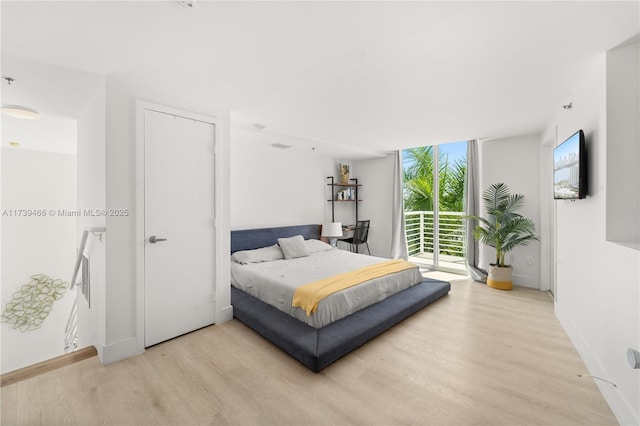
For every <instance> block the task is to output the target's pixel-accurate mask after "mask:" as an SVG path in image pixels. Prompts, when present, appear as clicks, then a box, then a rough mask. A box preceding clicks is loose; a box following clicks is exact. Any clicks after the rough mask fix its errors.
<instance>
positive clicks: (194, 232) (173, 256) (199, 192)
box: [144, 109, 215, 347]
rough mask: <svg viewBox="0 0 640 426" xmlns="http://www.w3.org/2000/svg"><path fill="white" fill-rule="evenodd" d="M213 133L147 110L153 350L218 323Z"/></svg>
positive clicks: (147, 274)
mask: <svg viewBox="0 0 640 426" xmlns="http://www.w3.org/2000/svg"><path fill="white" fill-rule="evenodd" d="M214 130H215V129H214V125H213V124H212V123H206V122H203V121H198V120H194V119H190V118H186V117H181V116H176V115H172V114H167V113H163V112H158V111H154V110H151V109H146V110H145V111H144V156H145V158H144V159H145V165H144V179H145V189H144V191H145V194H144V202H145V206H144V210H145V215H144V222H145V223H144V228H145V243H144V244H145V249H144V257H145V260H144V268H145V269H144V281H145V283H144V294H145V297H144V299H145V315H144V316H145V346H146V347H148V346H151V345H154V344H156V343H159V342H162V341H165V340H168V339H171V338H173V337H176V336H179V335H181V334H184V333H188V332H190V331H193V330H196V329H198V328H201V327H204V326H207V325H210V324H213V322H214V277H213V272H214V271H213V257H214V253H213V248H214V239H213V237H214V235H213V233H214V227H213V217H214V214H213V211H214V210H213V207H214V182H213V179H214V173H213V167H214V143H215V131H214Z"/></svg>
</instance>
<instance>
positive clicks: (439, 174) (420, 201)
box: [403, 142, 467, 272]
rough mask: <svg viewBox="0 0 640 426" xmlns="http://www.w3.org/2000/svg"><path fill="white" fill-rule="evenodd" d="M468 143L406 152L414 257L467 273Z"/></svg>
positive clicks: (409, 238)
mask: <svg viewBox="0 0 640 426" xmlns="http://www.w3.org/2000/svg"><path fill="white" fill-rule="evenodd" d="M466 147H467V143H466V142H453V143H448V144H440V145H433V146H425V147H419V148H411V149H407V150H404V151H403V169H404V173H403V174H404V202H405V221H406V237H407V245H408V247H409V257H410V259H411V260H412V261H414V262H418V263H422V264H425V265H426V266H429V267H433V268H436V269H443V270H450V271H457V272H464V271H465V270H466V269H465V262H464V251H463V241H464V226H463V215H464V213H463V206H464V198H463V197H464V194H463V193H464V178H465V174H466V169H467V167H466Z"/></svg>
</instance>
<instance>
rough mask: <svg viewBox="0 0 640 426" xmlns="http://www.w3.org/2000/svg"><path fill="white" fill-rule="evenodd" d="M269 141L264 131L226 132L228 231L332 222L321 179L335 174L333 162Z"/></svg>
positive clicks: (306, 151)
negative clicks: (228, 138) (228, 147)
mask: <svg viewBox="0 0 640 426" xmlns="http://www.w3.org/2000/svg"><path fill="white" fill-rule="evenodd" d="M274 142H277V140H276V139H274V137H273V136H270V135H269V134H268V133H261V132H256V131H251V130H242V129H232V130H231V181H230V183H231V229H248V228H262V227H271V226H288V225H304V224H312V223H322V222H324V221H330V220H331V206H330V203H328V202H327V200H328V198H326V197H327V194H328V193H327V192H326V188H327V186H326V183H327V182H328V181H327V179H326V177H327V176H331V175H334V176H335V174H336V173H337V166H336V165H335V164H336V162H335V160H334V159H332V158H330V157H327V156H324V155H322V154H321V153H319V152H317V151H313V150H311V149H309V148H299V147H297V146H295V145H294V146H292V147H291V148H289V149H278V148H274V147H273V146H271V145H272V144H273V143H274ZM334 169H335V170H334Z"/></svg>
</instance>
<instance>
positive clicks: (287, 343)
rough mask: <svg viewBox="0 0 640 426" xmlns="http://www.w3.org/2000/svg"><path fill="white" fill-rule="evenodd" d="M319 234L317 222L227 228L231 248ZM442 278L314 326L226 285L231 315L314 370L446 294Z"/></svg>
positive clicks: (446, 285)
mask: <svg viewBox="0 0 640 426" xmlns="http://www.w3.org/2000/svg"><path fill="white" fill-rule="evenodd" d="M293 235H303V236H304V238H305V239H308V238H318V236H319V226H318V225H304V226H294V227H281V228H263V229H255V230H242V231H232V232H231V248H232V250H231V251H232V252H235V251H237V250H248V249H252V248H260V247H266V246H269V245H273V244H275V243H276V242H277V239H278V238H280V237H290V236H293ZM450 289H451V285H450V284H449V283H448V282H446V281H439V280H432V279H425V280H424V281H423V282H422V283H420V284H417V285H415V286H413V287H411V288H408V289H406V290H403V291H401V292H400V293H397V294H395V295H393V296H391V297H388V298H386V299H385V300H383V301H381V302H378V303H376V304H374V305H371V306H369V307H367V308H365V309H363V310H361V311H359V312H356V313H354V314H351V315H349V316H348V317H346V318H343V319H341V320H339V321H336V322H334V323H332V324H329V325H327V326H324V327H322V328H319V329H316V328H313V327H311V326H308V325H307V324H304V323H303V322H301V321H298V320H297V319H295V318H293V317H292V316H290V315H287V314H286V313H284V312H282V311H280V310H278V309H276V308H274V307H273V306H271V305H269V304H267V303H265V302H262V301H261V300H259V299H257V298H255V297H253V296H251V295H250V294H247V293H245V292H243V291H241V290H238V289H236V288H235V287H232V288H231V304H232V305H233V314H234V316H235V317H236V318H237V319H238V320H240V321H242V322H243V323H245V324H246V325H248V326H249V327H251V328H252V329H253V330H254V331H256V332H257V333H259V334H260V335H262V336H263V337H264V338H266V339H267V340H269V341H270V342H272V343H273V344H275V345H276V346H278V347H279V348H280V349H282V350H284V351H285V352H286V353H288V354H289V355H291V356H292V357H294V358H295V359H297V360H298V361H300V362H301V363H302V364H304V365H306V366H307V367H308V368H310V369H311V370H312V371H314V372H318V371H320V370H322V369H323V368H325V367H326V366H328V365H329V364H331V363H332V362H334V361H336V360H338V359H339V358H341V357H342V356H344V355H346V354H348V353H349V352H351V351H353V350H354V349H356V348H358V347H360V346H362V345H363V344H364V343H366V342H368V341H369V340H371V339H372V338H374V337H375V336H377V335H379V334H381V333H382V332H384V331H385V330H387V329H389V328H391V327H392V326H394V325H395V324H397V323H399V322H400V321H402V320H403V319H405V318H407V317H408V316H410V315H412V314H414V313H415V312H417V311H419V310H420V309H422V308H424V307H425V306H427V305H430V304H431V303H433V302H434V301H436V300H438V299H439V298H441V297H442V296H444V295H446V294H447V293H448V292H449V290H450Z"/></svg>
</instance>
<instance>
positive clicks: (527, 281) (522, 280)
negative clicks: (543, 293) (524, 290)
mask: <svg viewBox="0 0 640 426" xmlns="http://www.w3.org/2000/svg"><path fill="white" fill-rule="evenodd" d="M511 281H512V282H513V285H517V286H520V287H528V288H535V289H536V290H540V280H539V279H538V278H536V277H531V276H527V275H518V274H513V275H512V277H511Z"/></svg>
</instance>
